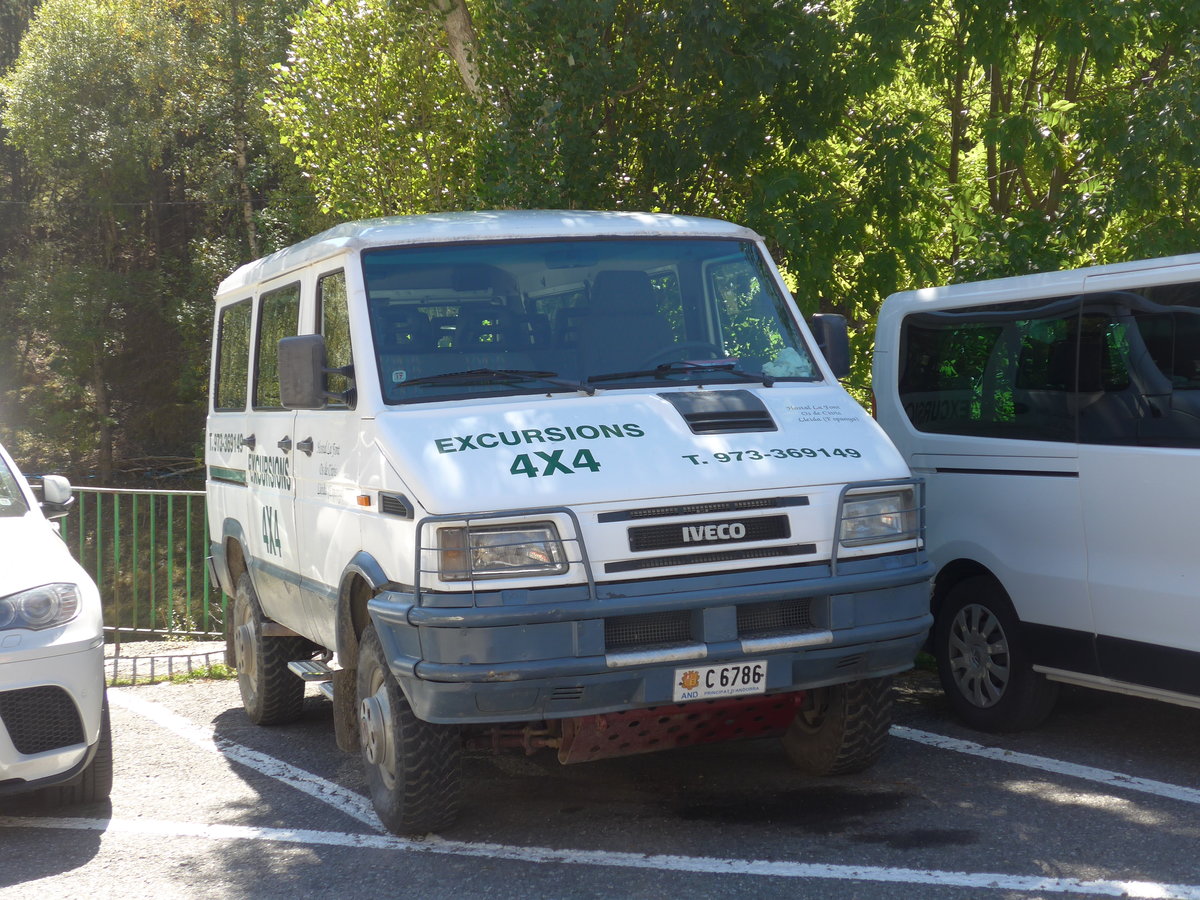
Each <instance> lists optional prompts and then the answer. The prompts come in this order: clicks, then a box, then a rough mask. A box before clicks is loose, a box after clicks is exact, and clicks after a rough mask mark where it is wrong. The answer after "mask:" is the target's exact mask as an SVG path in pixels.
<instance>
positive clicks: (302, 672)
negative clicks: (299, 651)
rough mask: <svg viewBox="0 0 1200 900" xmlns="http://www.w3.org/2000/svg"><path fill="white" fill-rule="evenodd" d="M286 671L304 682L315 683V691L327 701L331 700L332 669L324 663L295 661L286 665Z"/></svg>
mask: <svg viewBox="0 0 1200 900" xmlns="http://www.w3.org/2000/svg"><path fill="white" fill-rule="evenodd" d="M288 669H289V670H291V673H292V674H293V675H296V676H297V677H299V678H301V679H303V680H304V681H315V682H317V690H319V691H320V692H321V693H322V694H323V695H324V696H325V697H327V698H328V699H330V700H332V699H333V669H331V668H329V666H327V665H325V663H323V662H317V661H316V660H313V659H295V660H292V661H291V662H290V663H288Z"/></svg>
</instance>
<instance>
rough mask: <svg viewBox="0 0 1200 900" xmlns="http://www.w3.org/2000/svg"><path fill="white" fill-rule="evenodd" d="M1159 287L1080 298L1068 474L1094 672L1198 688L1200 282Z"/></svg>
mask: <svg viewBox="0 0 1200 900" xmlns="http://www.w3.org/2000/svg"><path fill="white" fill-rule="evenodd" d="M1185 287H1190V288H1191V290H1190V292H1189V291H1186V290H1182V288H1185ZM1170 288H1171V291H1170V293H1171V294H1172V297H1171V299H1170V301H1168V302H1167V303H1163V302H1162V301H1163V300H1164V299H1166V298H1165V297H1163V296H1162V295H1163V293H1164V292H1163V289H1161V288H1160V289H1158V291H1157V293H1158V294H1159V297H1158V298H1157V300H1158V302H1155V299H1156V298H1155V293H1156V291H1155V289H1150V290H1146V291H1137V292H1127V293H1126V292H1122V295H1114V294H1112V293H1108V294H1096V295H1094V297H1095V299H1094V300H1092V301H1089V303H1088V304H1087V305H1085V316H1084V320H1083V325H1082V328H1081V335H1080V370H1079V406H1080V409H1079V441H1080V445H1079V471H1080V478H1081V482H1082V485H1083V509H1084V523H1085V529H1086V533H1087V551H1088V555H1087V560H1088V587H1089V590H1090V592H1091V602H1092V609H1093V617H1094V620H1095V626H1096V632H1097V636H1096V645H1097V652H1098V656H1099V660H1100V670H1101V674H1102V675H1104V676H1105V677H1107V678H1112V679H1115V680H1117V681H1123V682H1130V683H1134V684H1143V685H1148V686H1150V687H1154V688H1158V689H1160V690H1164V691H1173V692H1180V693H1189V694H1200V597H1198V595H1200V588H1198V585H1200V542H1198V541H1197V539H1196V527H1195V514H1196V510H1197V509H1200V478H1197V472H1198V471H1200V284H1193V285H1190V286H1186V285H1172V286H1170ZM1130 294H1134V295H1136V296H1129V295H1130ZM1114 296H1120V298H1121V300H1122V301H1123V302H1126V303H1129V304H1130V305H1128V306H1125V307H1124V308H1116V309H1114V308H1113V301H1112V299H1111V298H1113V297H1114ZM1138 296H1140V297H1144V299H1145V300H1146V301H1148V302H1146V303H1145V304H1139V302H1138V299H1137V297H1138ZM1106 298H1108V299H1106ZM1181 300H1182V301H1183V302H1180V301H1181ZM1139 305H1141V306H1142V308H1141V309H1138V308H1137V307H1138V306H1139Z"/></svg>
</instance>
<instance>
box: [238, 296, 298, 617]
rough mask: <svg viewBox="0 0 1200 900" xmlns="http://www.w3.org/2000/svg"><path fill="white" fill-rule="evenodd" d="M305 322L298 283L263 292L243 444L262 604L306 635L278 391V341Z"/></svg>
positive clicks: (287, 435) (288, 450)
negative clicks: (244, 444)
mask: <svg viewBox="0 0 1200 900" xmlns="http://www.w3.org/2000/svg"><path fill="white" fill-rule="evenodd" d="M299 322H300V283H299V282H298V281H293V282H291V283H288V284H284V285H282V286H280V287H276V288H273V289H270V290H267V291H264V292H263V293H262V295H261V296H260V297H259V302H258V306H257V321H256V328H255V333H254V355H253V366H252V372H251V391H250V412H249V413H248V414H247V416H246V435H245V438H244V441H245V443H246V444H247V446H248V449H249V455H248V459H247V472H246V482H247V486H248V488H249V497H250V502H249V509H248V511H247V512H248V515H247V519H248V521H247V522H246V523H245V528H246V532H247V534H246V539H247V542H248V543H249V546H250V553H251V556H252V557H253V558H252V561H251V568H252V570H253V573H254V586H255V588H256V589H257V591H258V597H259V602H260V603H261V604H262V606H263V611H264V612H265V613H266V614H267V615H268V616H270V617H271V618H273V619H275V620H277V621H279V622H281V623H282V624H284V625H286V626H288V627H289V628H292V629H293V630H295V631H298V632H300V633H301V634H307V633H308V631H309V628H308V623H307V619H306V617H304V615H303V613H302V611H301V607H300V570H299V545H298V543H297V541H296V503H295V500H296V494H295V484H296V482H295V475H294V473H293V470H292V456H293V451H292V442H293V440H294V436H293V429H294V424H295V416H296V414H295V413H294V412H292V411H290V410H287V409H284V408H283V404H282V403H281V402H280V398H279V340H280V338H284V337H288V336H291V335H295V334H296V333H297V326H298V325H299Z"/></svg>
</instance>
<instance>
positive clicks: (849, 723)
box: [783, 676, 892, 775]
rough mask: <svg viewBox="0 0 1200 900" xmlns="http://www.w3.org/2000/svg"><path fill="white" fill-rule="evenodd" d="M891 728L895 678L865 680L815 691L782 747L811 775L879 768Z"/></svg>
mask: <svg viewBox="0 0 1200 900" xmlns="http://www.w3.org/2000/svg"><path fill="white" fill-rule="evenodd" d="M891 726H892V679H891V677H890V676H889V677H884V678H866V679H863V680H862V681H852V682H850V683H848V684H835V685H830V686H829V687H821V688H814V689H812V690H811V691H809V692H808V697H807V698H806V700H805V705H804V706H803V707H801V709H800V710H799V712H797V713H796V718H795V719H794V720H793V721H792V724H791V726H790V727H789V728H788V730H787V733H786V734H784V736H783V746H784V749H785V750H787V753H788V756H790V757H791V759H792V762H793V763H795V765H796V767H797V768H798V769H800V770H801V771H802V772H805V773H806V774H809V775H849V774H852V773H854V772H861V771H863V770H864V769H867V768H870V767H871V766H872V765H874V764H875V761H876V760H878V759H879V757H880V755H881V754H882V753H883V751H884V748H885V747H886V746H887V736H888V729H889V728H891Z"/></svg>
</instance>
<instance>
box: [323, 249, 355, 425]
mask: <svg viewBox="0 0 1200 900" xmlns="http://www.w3.org/2000/svg"><path fill="white" fill-rule="evenodd" d="M317 304H318V309H319V312H318V313H317V315H318V316H319V317H320V321H319V322H318V323H317V327H318V328H319V329H320V333H321V334H322V335H324V336H325V361H326V365H327V366H328V367H329V368H331V369H340V368H342V367H343V366H348V365H350V364H351V363H352V362H353V359H352V357H351V354H350V314H349V311H348V309H347V306H346V273H345V272H331V273H330V274H328V275H323V276H321V279H320V281H318V282H317ZM352 385H353V382H352V381H351V380H350V379H349V378H347V377H346V376H345V375H328V376H326V385H325V386H326V389H327V390H329V391H330V392H332V393H336V394H340V393H343V392H344V391H346V390H349V389H350V387H351V386H352ZM345 405H346V404H344V403H341V402H338V401H330V406H334V407H338V406H345Z"/></svg>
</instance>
